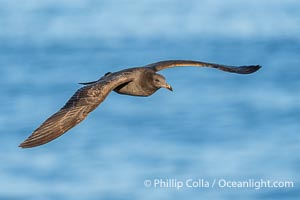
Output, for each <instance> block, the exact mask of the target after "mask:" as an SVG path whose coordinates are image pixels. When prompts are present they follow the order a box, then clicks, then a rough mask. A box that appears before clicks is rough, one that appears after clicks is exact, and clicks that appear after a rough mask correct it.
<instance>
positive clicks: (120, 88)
mask: <svg viewBox="0 0 300 200" xmlns="http://www.w3.org/2000/svg"><path fill="white" fill-rule="evenodd" d="M177 66H198V67H211V68H216V69H219V70H222V71H226V72H232V73H238V74H250V73H253V72H255V71H257V70H258V69H259V68H260V66H259V65H251V66H240V67H234V66H225V65H220V64H213V63H205V62H198V61H189V60H169V61H162V62H157V63H152V64H149V65H146V66H144V67H135V68H128V69H125V70H121V71H118V72H114V73H107V74H105V75H104V76H103V77H101V78H100V79H99V80H98V81H93V82H89V83H83V84H84V85H85V86H84V87H82V88H80V89H79V90H78V91H77V92H76V93H75V94H74V95H73V96H72V97H71V98H70V99H69V101H67V103H66V104H65V105H64V106H63V107H62V108H61V109H60V110H59V111H58V112H57V113H55V114H53V115H52V116H51V117H49V118H48V119H47V120H46V121H45V122H44V123H42V125H41V126H40V127H38V128H37V129H36V130H35V131H34V132H33V133H32V135H31V136H29V137H28V138H27V139H26V140H25V141H24V142H23V143H22V144H20V147H23V148H29V147H34V146H39V145H42V144H45V143H48V142H50V141H52V140H54V139H55V138H57V137H59V136H61V135H62V134H64V133H65V132H67V131H68V130H69V129H71V128H73V127H74V126H76V125H77V124H78V123H80V122H81V121H82V120H84V119H85V118H86V117H87V115H88V114H89V113H90V112H91V111H93V110H94V109H95V108H96V107H97V106H98V105H99V104H100V103H101V102H103V101H104V99H105V98H106V97H107V95H108V94H109V93H110V92H111V91H112V90H114V91H115V92H117V93H119V94H125V95H131V96H150V95H152V94H153V93H155V92H156V91H157V90H158V89H160V88H167V89H169V90H172V87H171V86H170V85H169V84H167V83H166V80H165V78H164V77H163V76H162V75H160V74H158V73H157V71H160V70H163V69H165V68H171V67H177Z"/></svg>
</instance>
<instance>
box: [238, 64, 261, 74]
mask: <svg viewBox="0 0 300 200" xmlns="http://www.w3.org/2000/svg"><path fill="white" fill-rule="evenodd" d="M260 68H262V66H261V65H247V66H240V67H239V70H238V73H241V74H251V73H254V72H256V71H257V70H259V69H260Z"/></svg>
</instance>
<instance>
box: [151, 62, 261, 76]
mask: <svg viewBox="0 0 300 200" xmlns="http://www.w3.org/2000/svg"><path fill="white" fill-rule="evenodd" d="M188 66H196V67H211V68H216V69H219V70H222V71H225V72H231V73H238V74H250V73H253V72H256V71H257V70H258V69H259V68H261V66H260V65H248V66H227V65H221V64H215V63H207V62H200V61H192V60H166V61H161V62H157V63H152V64H149V65H146V66H145V67H148V68H151V69H153V70H155V71H160V70H163V69H166V68H171V67H188Z"/></svg>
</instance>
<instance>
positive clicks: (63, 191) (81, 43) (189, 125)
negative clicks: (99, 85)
mask: <svg viewBox="0 0 300 200" xmlns="http://www.w3.org/2000/svg"><path fill="white" fill-rule="evenodd" d="M299 9H300V3H299V1H292V0H291V1H280V0H278V1H272V2H269V1H261V0H254V1H248V2H246V1H245V2H243V1H235V0H229V1H226V2H225V1H221V0H214V1H210V0H203V1H196V0H192V1H186V2H182V1H167V0H164V1H159V0H153V1H107V0H102V1H95V0H89V1H80V0H78V1H69V0H60V1H34V0H28V1H26V2H22V3H21V2H19V1H17V0H11V1H0V17H1V19H0V25H1V27H2V28H1V30H0V66H1V67H0V76H1V81H0V86H1V87H0V88H1V100H0V103H1V104H0V105H1V107H0V108H1V112H0V132H1V141H0V144H1V145H0V150H1V153H0V162H1V164H0V199H5V200H18V199H22V200H24V199H30V200H40V199H43V200H44V199H45V200H48V199H57V200H62V199H72V200H76V199H91V200H92V199H95V200H96V199H97V200H98V199H107V200H113V199H124V200H125V199H128V200H129V199H130V200H131V199H137V200H139V199H146V200H147V199H149V200H152V199H166V200H167V199H172V200H174V199H191V200H192V199H195V200H196V199H272V200H273V199H299V196H300V189H299V184H300V181H299V178H300V173H299V169H300V154H299V152H300V145H299V144H300V135H299V133H300V123H299V121H300V120H299V119H300V103H299V102H300V78H299V77H300V68H299V66H300V59H299V55H300V37H299V36H300V28H299V27H300V26H299V23H300V14H299ZM166 59H192V60H201V61H208V62H215V63H223V64H228V65H248V64H260V65H262V66H263V68H262V69H261V70H259V71H258V72H257V73H254V74H250V75H239V74H231V73H224V72H222V71H218V70H215V69H210V68H191V67H187V68H173V69H166V70H164V71H161V72H160V73H161V74H163V75H164V76H165V77H166V79H167V81H168V83H169V84H171V85H172V87H173V89H174V92H169V91H167V90H163V89H161V90H159V91H158V92H157V93H155V94H154V95H152V96H150V97H147V98H142V97H132V96H124V95H118V94H116V93H111V94H110V95H109V96H108V98H107V99H106V100H105V101H104V102H103V103H102V104H101V105H100V106H99V107H98V108H97V109H96V110H95V111H94V112H92V113H91V114H90V115H89V116H88V118H87V119H86V120H85V121H83V122H82V123H81V124H79V125H78V126H76V127H75V128H73V129H71V130H70V131H69V132H68V133H66V134H65V135H63V136H62V137H60V138H58V139H57V140H54V141H53V142H51V143H49V144H46V145H44V146H41V147H37V148H32V149H20V148H18V145H19V144H20V143H21V142H22V141H23V140H24V139H26V138H27V137H28V136H29V135H30V134H31V133H32V131H33V130H34V129H35V128H37V127H38V126H39V125H40V124H41V123H42V122H43V121H44V120H45V119H46V118H47V117H49V116H50V115H51V114H53V113H54V112H56V111H57V110H58V109H59V108H60V107H62V106H63V105H64V103H65V102H66V101H67V100H68V98H69V97H70V96H71V95H72V94H73V93H74V92H75V91H76V90H77V89H78V88H79V87H80V85H78V84H77V83H78V82H87V81H93V80H97V79H98V78H99V77H101V76H102V75H104V74H105V73H106V72H108V71H118V70H121V69H124V68H127V67H134V66H143V65H146V64H149V63H151V62H156V61H160V60H166ZM189 179H192V180H194V181H196V182H197V181H201V180H203V181H207V182H209V184H210V186H209V187H204V186H203V187H201V186H199V185H198V186H197V185H195V186H194V187H191V188H190V187H183V188H178V187H176V184H171V182H172V183H177V184H178V183H180V182H184V183H185V181H186V180H189ZM222 179H224V180H228V181H248V180H253V181H260V180H265V181H267V180H269V181H271V182H272V183H274V182H275V181H289V182H292V183H293V187H281V188H275V187H263V188H254V187H248V188H247V187H242V188H239V187H238V188H236V187H221V186H219V187H218V185H216V186H215V187H212V183H213V182H214V181H216V182H217V183H218V181H219V180H222ZM157 180H159V181H161V182H164V185H155V181H157ZM149 183H150V185H149ZM167 183H169V185H168V186H167V185H166V184H167ZM145 184H146V185H145ZM177 186H178V185H177Z"/></svg>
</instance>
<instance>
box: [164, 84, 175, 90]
mask: <svg viewBox="0 0 300 200" xmlns="http://www.w3.org/2000/svg"><path fill="white" fill-rule="evenodd" d="M165 88H167V89H168V90H170V91H173V88H172V86H171V85H169V84H166V87H165Z"/></svg>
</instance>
